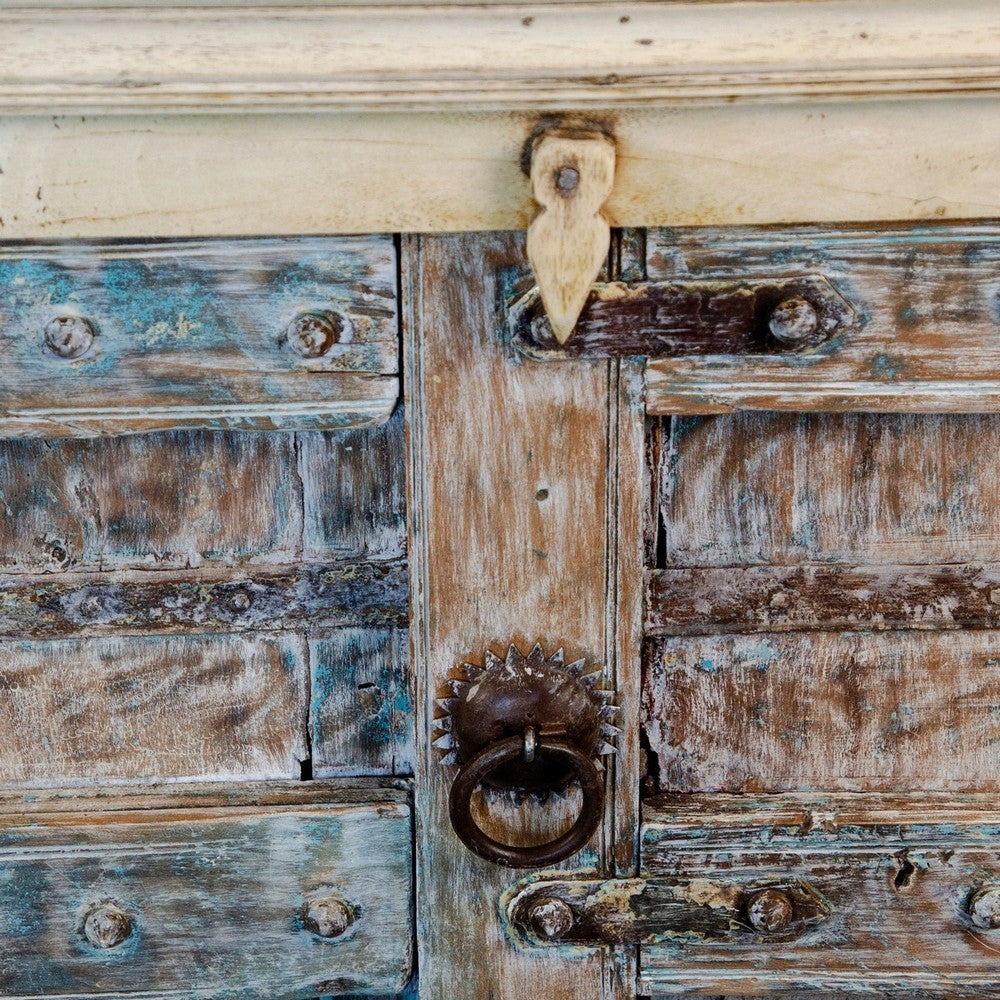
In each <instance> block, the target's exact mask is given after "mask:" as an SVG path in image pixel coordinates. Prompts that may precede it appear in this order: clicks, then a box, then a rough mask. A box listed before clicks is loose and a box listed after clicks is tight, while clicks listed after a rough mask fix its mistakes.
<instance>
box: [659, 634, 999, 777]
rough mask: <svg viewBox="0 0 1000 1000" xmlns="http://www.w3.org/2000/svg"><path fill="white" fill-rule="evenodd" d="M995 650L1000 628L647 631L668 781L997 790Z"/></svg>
mask: <svg viewBox="0 0 1000 1000" xmlns="http://www.w3.org/2000/svg"><path fill="white" fill-rule="evenodd" d="M998 663H1000V633H997V632H995V631H983V632H929V633H928V632H912V631H911V632H887V633H880V634H876V635H872V634H871V633H867V632H847V633H823V632H808V633H796V634H765V635H753V636H707V637H685V638H673V639H671V638H663V639H658V640H655V641H652V642H651V643H650V644H649V645H648V647H647V656H646V663H645V669H644V678H643V712H644V720H643V723H644V726H645V729H646V733H647V736H648V740H649V746H650V748H651V750H652V752H653V754H654V755H656V756H655V759H656V762H657V764H658V768H659V772H658V779H659V784H660V788H661V789H662V790H663V791H678V792H696V791H727V792H744V791H746V792H762V791H767V792H778V791H794V790H806V791H810V790H822V789H826V790H832V791H836V790H842V791H865V792H867V791H889V790H897V791H917V790H927V791H935V790H946V789H950V790H955V791H959V790H967V791H997V790H998V789H1000V741H998V739H997V732H998V730H997V725H998V722H997V713H998V707H997V706H998V705H1000V670H998V668H997V664H998Z"/></svg>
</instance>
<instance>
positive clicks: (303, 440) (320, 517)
mask: <svg viewBox="0 0 1000 1000" xmlns="http://www.w3.org/2000/svg"><path fill="white" fill-rule="evenodd" d="M298 440H299V452H300V459H299V468H300V474H301V476H302V487H303V492H304V497H305V526H304V530H305V538H304V543H303V550H304V554H305V556H306V558H308V559H319V560H322V559H342V558H344V557H348V558H358V557H371V558H375V559H398V558H402V557H404V556H405V555H406V461H405V458H406V439H405V432H404V427H403V410H402V407H399V408H398V410H397V411H396V413H395V415H394V416H393V417H392V419H390V420H389V421H388V422H387V423H385V424H383V425H382V426H380V427H366V428H363V429H361V430H356V431H341V432H338V433H336V434H301V435H299V438H298Z"/></svg>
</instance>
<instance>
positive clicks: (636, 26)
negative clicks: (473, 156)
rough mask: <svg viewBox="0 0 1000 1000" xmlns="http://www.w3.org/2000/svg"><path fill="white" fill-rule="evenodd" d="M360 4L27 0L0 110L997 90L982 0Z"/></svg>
mask: <svg viewBox="0 0 1000 1000" xmlns="http://www.w3.org/2000/svg"><path fill="white" fill-rule="evenodd" d="M109 6H110V8H111V9H108V8H109ZM102 8H104V9H102ZM368 8H370V9H364V10H359V9H358V8H357V6H356V5H354V4H343V3H334V4H329V3H328V4H316V3H310V2H305V3H302V2H300V3H297V4H290V3H287V2H283V3H280V4H268V5H266V6H264V5H262V4H259V3H255V4H246V5H245V4H240V5H235V4H232V3H229V2H223V3H204V2H201V3H197V4H192V5H184V6H180V5H176V4H173V5H160V6H158V7H157V9H156V10H155V11H151V10H150V9H149V6H148V5H147V4H146V3H144V2H141V0H140V2H139V3H133V4H129V5H125V4H121V3H113V4H111V5H109V4H107V3H104V4H101V5H100V6H97V5H94V6H93V7H91V8H90V9H86V8H84V7H83V5H82V4H79V3H72V4H68V5H62V9H59V8H57V7H55V5H53V4H48V5H44V4H43V5H40V4H37V3H35V4H22V3H19V4H18V5H17V7H16V8H15V9H14V10H10V11H7V12H5V13H4V15H3V18H2V20H0V30H2V33H3V35H4V36H5V38H6V39H7V40H8V44H7V45H6V47H5V50H4V59H3V63H4V69H3V72H2V74H0V109H3V110H5V111H8V112H9V111H11V110H13V111H34V112H37V113H45V114H48V113H51V112H62V111H71V112H75V113H83V114H89V113H104V114H107V113H109V112H112V113H113V112H135V111H139V110H142V111H174V112H177V111H182V112H183V111H187V112H191V111H197V112H206V111H213V110H225V111H227V112H230V113H232V112H234V111H238V112H251V111H258V110H260V109H264V108H271V109H279V110H282V111H289V110H298V111H302V110H313V109H318V108H351V109H368V110H374V109H379V110H384V109H386V108H394V107H404V108H439V107H444V108H457V109H460V110H463V111H469V110H478V109H481V108H484V107H488V108H523V107H536V108H541V109H544V110H551V109H553V108H563V107H567V106H574V107H581V106H582V107H589V106H594V105H598V106H605V107H615V106H625V107H629V106H635V105H637V104H638V105H648V104H654V105H660V106H663V105H670V104H677V103H682V104H683V103H689V102H705V101H710V102H722V101H731V100H737V101H739V100H742V101H762V100H763V101H774V100H788V99H791V98H794V97H809V98H816V97H823V98H828V97H831V96H842V97H858V96H861V95H868V94H890V95H893V96H895V95H900V94H908V93H910V94H912V93H917V94H921V95H924V94H928V93H955V92H961V91H988V92H996V91H997V90H998V89H1000V60H998V59H997V46H998V44H1000V33H998V29H997V25H996V21H995V19H994V18H991V17H990V12H989V11H988V10H987V9H985V8H984V6H983V5H982V4H977V3H975V2H974V0H955V2H954V3H952V4H950V5H949V9H948V11H947V13H946V12H945V11H943V10H942V9H941V7H940V6H939V5H935V4H934V3H933V0H906V2H904V0H881V2H880V3H879V4H877V5H872V4H865V3H863V2H859V0H828V2H826V3H819V4H818V3H782V2H776V0H770V2H763V3H754V4H748V3H730V4H727V5H725V6H722V5H720V4H713V3H709V4H691V3H683V2H674V3H658V4H647V3H635V2H632V3H622V2H616V3H589V4H585V5H581V4H576V5H573V4H566V3H542V2H534V3H524V2H515V3H506V4H499V3H485V4H480V5H475V6H469V5H466V4H462V5H458V4H455V3H443V4H439V5H424V4H420V5H417V4H414V3H412V2H402V3H400V2H396V3H387V2H384V0H383V2H378V3H376V4H370V5H368ZM404 40H405V45H403V44H401V42H402V41H404ZM54 51H58V52H60V53H61V54H62V55H63V58H62V59H60V60H58V61H57V62H56V63H55V64H53V62H52V60H51V58H49V57H50V54H51V53H52V52H54Z"/></svg>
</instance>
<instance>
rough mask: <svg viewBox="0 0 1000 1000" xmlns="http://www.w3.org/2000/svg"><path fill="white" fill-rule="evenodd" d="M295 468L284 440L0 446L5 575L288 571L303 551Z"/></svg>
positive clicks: (176, 435) (291, 446) (179, 437)
mask: <svg viewBox="0 0 1000 1000" xmlns="http://www.w3.org/2000/svg"><path fill="white" fill-rule="evenodd" d="M295 467H296V456H295V442H294V439H293V438H292V437H291V436H289V435H283V434H216V433H211V432H187V433H185V432H169V433H162V434H155V435H152V434H151V435H142V436H140V437H125V438H110V439H105V440H92V441H72V440H59V441H36V440H2V439H0V504H2V511H3V516H2V517H0V566H2V571H3V572H4V573H7V574H10V573H62V572H68V571H101V572H107V571H116V570H126V569H138V568H144V569H150V570H166V569H189V568H197V567H201V566H213V565H214V566H223V565H233V564H247V563H257V564H260V563H264V564H266V563H272V564H277V565H281V566H287V565H288V564H289V563H291V562H293V561H294V560H295V559H297V558H298V557H299V555H300V551H301V545H302V507H303V498H302V485H301V481H300V479H299V477H298V476H297V475H296V474H295Z"/></svg>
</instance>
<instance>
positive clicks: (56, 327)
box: [45, 316, 95, 361]
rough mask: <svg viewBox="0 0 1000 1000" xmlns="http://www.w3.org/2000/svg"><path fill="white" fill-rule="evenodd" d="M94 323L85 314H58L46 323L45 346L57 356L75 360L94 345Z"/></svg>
mask: <svg viewBox="0 0 1000 1000" xmlns="http://www.w3.org/2000/svg"><path fill="white" fill-rule="evenodd" d="M94 337H95V333H94V325H93V323H91V322H90V320H89V319H84V317H83V316H56V317H55V318H54V319H50V320H49V321H48V323H46V324H45V346H46V347H47V348H48V349H49V351H51V352H52V353H53V354H54V355H55V356H56V357H57V358H64V359H65V360H67V361H75V360H76V359H77V358H82V357H83V355H84V354H86V353H87V351H89V350H90V349H91V347H93V346H94Z"/></svg>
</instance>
